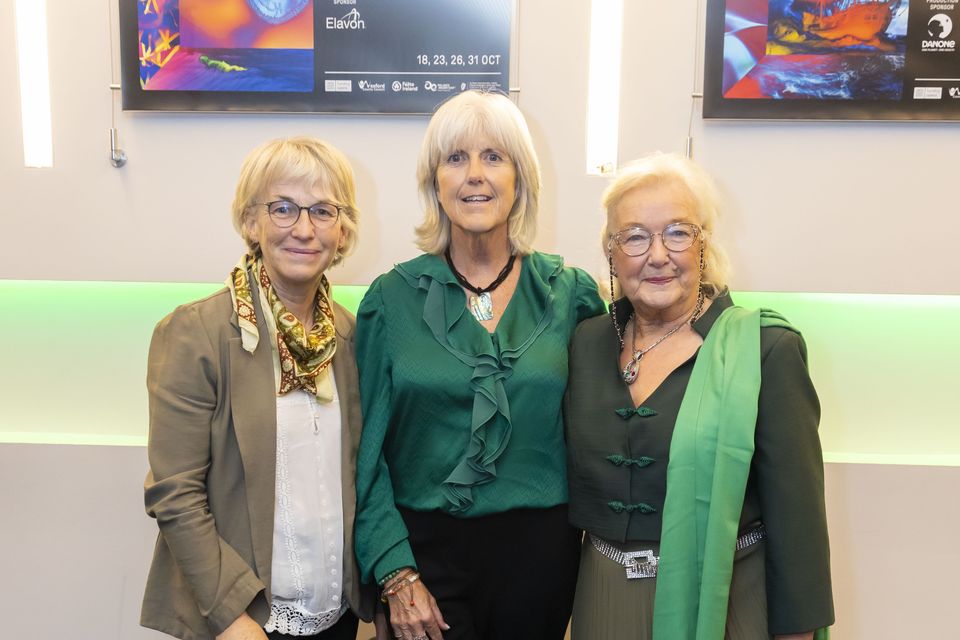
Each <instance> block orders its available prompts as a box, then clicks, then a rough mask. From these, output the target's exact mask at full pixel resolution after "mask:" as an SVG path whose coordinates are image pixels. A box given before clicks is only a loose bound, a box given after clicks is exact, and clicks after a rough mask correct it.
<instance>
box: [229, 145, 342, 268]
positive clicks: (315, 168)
mask: <svg viewBox="0 0 960 640" xmlns="http://www.w3.org/2000/svg"><path fill="white" fill-rule="evenodd" d="M283 183H301V184H307V185H310V186H311V187H319V188H320V189H322V190H323V191H326V192H327V193H329V194H330V195H331V196H332V197H333V198H335V202H333V203H332V204H335V205H337V206H338V207H340V213H341V215H340V223H341V228H342V229H343V243H342V246H341V247H340V249H339V250H338V251H337V254H336V256H335V257H334V259H333V264H339V263H340V262H341V261H342V260H343V258H344V256H347V255H349V254H350V253H351V252H352V251H353V249H354V247H355V246H356V242H357V229H358V224H359V219H360V211H359V209H358V208H357V193H356V191H357V190H356V185H355V183H354V180H353V169H352V168H351V166H350V163H349V162H348V161H347V158H346V156H344V155H343V154H342V153H341V152H340V151H338V150H337V149H336V147H334V146H332V145H330V144H328V143H326V142H324V141H323V140H319V139H317V138H311V137H308V136H300V137H296V138H280V139H277V140H271V141H270V142H265V143H263V144H261V145H260V146H259V147H257V148H256V149H254V150H253V151H251V152H250V153H249V154H248V155H247V157H246V159H244V161H243V166H242V167H241V168H240V180H239V182H238V183H237V192H236V194H235V195H234V198H233V205H232V207H231V214H232V217H233V227H234V228H235V229H236V230H237V232H238V233H239V234H240V236H241V237H242V238H243V240H244V242H246V243H247V247H248V248H249V249H250V251H251V252H256V251H257V250H258V248H259V247H258V245H257V242H256V240H254V239H253V238H251V237H249V235H248V234H247V222H248V221H249V218H250V216H251V215H252V214H253V213H254V211H253V208H252V207H253V205H255V204H257V203H262V202H263V200H264V198H265V197H267V193H266V192H267V189H269V188H270V186H271V185H274V184H283Z"/></svg>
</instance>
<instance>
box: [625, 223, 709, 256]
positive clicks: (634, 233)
mask: <svg viewBox="0 0 960 640" xmlns="http://www.w3.org/2000/svg"><path fill="white" fill-rule="evenodd" d="M700 232H701V229H700V227H698V226H697V225H695V224H693V223H691V222H674V223H673V224H668V225H667V226H666V227H664V229H663V231H661V232H660V233H651V232H650V230H649V229H645V228H643V227H640V226H633V227H627V228H626V229H621V230H620V231H617V232H616V233H615V234H613V235H612V236H610V241H611V242H615V243H616V244H617V246H618V247H620V250H621V251H623V252H624V253H625V254H627V255H628V256H631V257H634V258H636V257H637V256H642V255H643V254H645V253H646V252H647V251H649V250H650V247H652V246H653V238H654V236H660V240H661V241H662V242H663V246H664V247H666V248H667V250H668V251H686V250H687V249H689V248H690V247H691V246H693V243H694V241H695V240H696V239H697V236H699V235H700Z"/></svg>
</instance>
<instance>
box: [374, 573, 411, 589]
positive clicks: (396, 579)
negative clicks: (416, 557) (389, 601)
mask: <svg viewBox="0 0 960 640" xmlns="http://www.w3.org/2000/svg"><path fill="white" fill-rule="evenodd" d="M410 573H416V570H415V569H413V568H412V567H403V568H402V569H397V570H396V571H394V572H392V573H390V574H389V575H388V576H387V577H386V578H384V580H383V582H382V583H381V584H380V588H381V589H383V590H384V591H386V590H389V589H390V588H391V587H393V586H395V585H397V584H400V580H402V579H403V577H404V576H406V575H408V574H410Z"/></svg>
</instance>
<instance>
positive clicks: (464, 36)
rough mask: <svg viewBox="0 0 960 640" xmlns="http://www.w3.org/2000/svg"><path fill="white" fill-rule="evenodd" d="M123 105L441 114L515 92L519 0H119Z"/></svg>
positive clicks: (136, 107) (131, 107)
mask: <svg viewBox="0 0 960 640" xmlns="http://www.w3.org/2000/svg"><path fill="white" fill-rule="evenodd" d="M119 2H120V47H121V54H120V61H121V71H122V78H123V82H122V88H121V92H122V95H123V108H124V109H125V110H167V111H269V112H346V113H431V112H432V111H433V109H434V107H435V106H436V105H437V104H439V103H440V102H442V101H443V100H444V99H446V98H448V97H449V96H451V95H453V94H455V93H459V92H460V91H463V90H467V89H486V90H493V91H503V92H506V91H508V89H509V77H508V76H509V62H510V29H511V24H512V18H513V12H514V2H515V0H472V1H470V2H463V1H460V0H403V1H402V2H398V1H397V0H119Z"/></svg>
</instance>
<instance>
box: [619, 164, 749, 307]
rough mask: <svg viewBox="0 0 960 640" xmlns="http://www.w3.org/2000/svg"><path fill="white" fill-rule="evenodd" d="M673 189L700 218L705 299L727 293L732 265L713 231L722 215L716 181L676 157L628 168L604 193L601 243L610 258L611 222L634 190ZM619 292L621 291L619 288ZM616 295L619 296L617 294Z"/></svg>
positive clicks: (628, 166)
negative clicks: (614, 213) (604, 219)
mask: <svg viewBox="0 0 960 640" xmlns="http://www.w3.org/2000/svg"><path fill="white" fill-rule="evenodd" d="M660 186H671V187H675V188H678V189H680V190H681V191H682V192H683V193H684V195H685V196H686V197H687V198H688V199H689V203H690V209H691V210H692V211H693V213H694V214H695V215H696V216H697V218H698V219H699V223H700V228H701V229H702V230H703V233H702V234H701V242H702V243H703V275H702V281H701V285H702V286H703V292H704V295H706V296H707V297H708V298H716V297H717V296H719V295H721V294H722V293H724V292H725V291H726V290H727V284H728V282H729V278H730V261H729V260H728V259H727V254H726V252H725V251H724V250H723V247H721V246H720V245H719V244H717V243H716V241H715V240H714V230H715V228H716V224H717V221H718V218H719V214H720V195H719V193H718V191H717V187H716V185H715V184H714V182H713V179H712V178H711V177H710V175H709V174H707V172H706V171H704V170H703V168H702V167H700V165H698V164H696V163H695V162H694V161H693V160H690V159H689V158H686V157H684V156H681V155H678V154H673V153H669V154H668V153H659V152H657V153H653V154H651V155H649V156H645V157H643V158H640V159H639V160H636V161H634V162H631V163H630V164H628V165H627V166H625V167H624V168H623V169H622V170H621V171H620V172H619V173H618V174H617V177H616V178H615V179H614V180H613V182H611V183H610V185H609V186H608V187H607V189H606V190H605V191H604V192H603V198H602V200H601V202H602V204H603V208H604V209H605V211H606V214H607V215H606V223H605V224H604V227H603V235H602V242H603V248H604V252H605V253H607V255H608V256H609V252H610V250H611V245H610V242H611V239H612V236H613V234H614V233H616V232H617V231H618V229H611V228H610V219H611V216H612V215H613V212H614V210H615V209H616V208H617V205H619V204H620V202H621V201H622V200H623V199H624V197H626V195H627V194H628V193H630V192H631V191H634V190H635V189H651V188H655V187H660ZM618 288H619V287H618ZM614 295H618V293H617V292H615V293H614Z"/></svg>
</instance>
